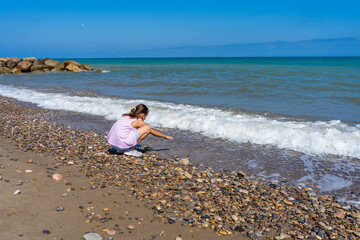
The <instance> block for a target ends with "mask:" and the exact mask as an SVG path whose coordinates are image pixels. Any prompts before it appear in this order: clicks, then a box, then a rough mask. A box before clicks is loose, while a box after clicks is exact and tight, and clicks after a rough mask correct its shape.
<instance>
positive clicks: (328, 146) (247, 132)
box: [0, 85, 360, 158]
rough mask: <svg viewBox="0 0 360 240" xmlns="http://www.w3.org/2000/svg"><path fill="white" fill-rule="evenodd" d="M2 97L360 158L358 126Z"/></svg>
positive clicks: (186, 108)
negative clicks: (138, 111)
mask: <svg viewBox="0 0 360 240" xmlns="http://www.w3.org/2000/svg"><path fill="white" fill-rule="evenodd" d="M0 94H1V95H3V96H6V97H13V98H16V99H18V100H20V101H26V102H31V103H35V104H37V105H38V106H39V107H42V108H49V109H62V110H69V111H75V112H80V113H87V114H93V115H98V116H104V117H105V118H106V119H108V120H113V121H115V120H117V119H118V118H119V117H120V116H121V115H122V114H123V113H126V112H129V110H130V109H131V108H133V107H134V106H136V105H137V104H138V103H144V104H146V105H147V106H148V107H149V109H150V114H149V116H148V118H147V122H148V123H149V124H150V125H154V126H158V127H165V128H174V129H181V130H187V131H192V132H195V133H200V134H203V135H205V136H208V137H211V138H222V139H227V140H230V141H233V142H238V143H246V142H250V143H256V144H270V145H275V146H277V147H278V148H284V149H291V150H295V151H299V152H303V153H306V154H311V155H323V154H335V155H343V156H349V157H354V158H360V148H359V146H360V125H354V126H350V125H347V124H345V123H343V122H341V121H338V120H333V121H317V122H311V121H298V120H281V119H275V118H270V117H266V116H262V115H252V114H247V113H236V112H233V111H231V110H221V109H215V108H207V107H200V106H193V105H185V104H175V103H167V102H159V101H152V100H141V99H136V100H129V99H115V98H108V97H95V96H91V97H86V96H70V95H66V94H63V93H45V92H40V91H35V90H31V89H24V88H17V87H12V86H7V85H0Z"/></svg>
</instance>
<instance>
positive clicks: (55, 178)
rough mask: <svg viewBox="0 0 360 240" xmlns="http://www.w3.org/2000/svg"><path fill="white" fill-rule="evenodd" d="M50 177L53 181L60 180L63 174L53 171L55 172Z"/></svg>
mask: <svg viewBox="0 0 360 240" xmlns="http://www.w3.org/2000/svg"><path fill="white" fill-rule="evenodd" d="M52 178H53V179H54V180H55V181H60V180H61V179H62V178H63V176H62V175H61V174H58V173H55V174H53V175H52Z"/></svg>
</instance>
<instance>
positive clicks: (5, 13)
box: [0, 0, 360, 57]
mask: <svg viewBox="0 0 360 240" xmlns="http://www.w3.org/2000/svg"><path fill="white" fill-rule="evenodd" d="M359 12H360V1H347V0H343V1H329V0H328V1H321V0H319V1H315V0H313V1H306V0H302V1H298V0H292V1H289V0H287V1H274V0H273V1H226V0H223V1H209V0H208V1H200V0H199V1H196V0H193V1H187V0H183V1H168V0H167V1H149V0H147V1H140V0H139V1H81V0H78V1H70V2H66V1H65V2H59V1H22V0H18V1H16V2H11V1H5V2H2V3H1V5H0V16H1V17H0V32H1V35H2V37H1V38H0V55H1V56H20V57H22V56H36V57H45V56H48V57H117V56H118V57H122V56H127V55H129V56H131V55H132V53H133V52H138V51H140V50H141V51H143V50H154V51H155V50H156V49H161V51H162V52H164V49H167V48H172V49H173V48H181V47H188V46H200V47H204V46H205V47H206V46H209V47H213V46H216V45H228V44H248V43H250V44H254V43H269V42H279V41H282V42H294V41H295V42H296V41H303V40H313V39H337V38H354V39H360V14H359ZM331 48H333V47H331ZM334 48H341V45H335V46H334ZM298 50H299V51H301V49H298ZM337 50H339V51H340V50H341V49H337ZM356 50H357V49H356ZM194 51H195V52H194V56H196V55H197V52H196V50H194ZM331 51H332V50H331V49H329V54H330V55H331ZM165 52H166V50H165ZM153 54H154V55H156V51H155V52H154V53H153ZM218 54H220V55H221V52H220V53H218ZM284 54H285V55H286V53H284ZM346 54H347V53H346Z"/></svg>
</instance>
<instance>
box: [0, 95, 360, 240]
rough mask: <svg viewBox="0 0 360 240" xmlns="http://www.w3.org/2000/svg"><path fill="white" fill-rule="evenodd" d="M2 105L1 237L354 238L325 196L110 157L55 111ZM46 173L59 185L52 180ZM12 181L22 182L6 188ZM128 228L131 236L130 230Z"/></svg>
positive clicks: (173, 161)
mask: <svg viewBox="0 0 360 240" xmlns="http://www.w3.org/2000/svg"><path fill="white" fill-rule="evenodd" d="M0 101H1V111H0V135H1V142H0V143H1V145H0V146H1V153H0V154H1V155H2V157H1V161H0V164H1V166H2V167H1V169H0V175H1V176H2V180H0V184H1V186H2V189H4V191H2V192H1V196H0V197H1V199H2V202H4V204H2V205H1V209H0V212H1V214H2V217H1V220H0V221H1V225H0V230H1V233H2V234H4V236H6V238H7V237H8V236H9V238H15V237H18V236H19V234H23V236H24V237H25V235H26V236H29V237H28V238H27V239H39V237H40V238H41V239H54V238H56V239H61V238H64V239H67V238H69V239H74V238H75V239H76V238H80V237H81V236H83V235H84V234H85V233H86V232H97V233H99V234H101V235H102V236H103V237H104V238H105V239H106V238H107V237H108V235H107V234H106V232H103V231H102V230H103V229H109V230H116V235H114V239H123V238H125V239H153V238H160V239H161V238H162V239H175V237H176V236H179V235H180V234H181V238H183V239H191V238H198V239H206V238H209V239H217V238H220V236H219V235H227V239H242V238H249V237H250V238H259V239H267V238H276V239H286V238H309V237H311V238H318V239H322V238H331V239H356V238H358V237H360V232H359V221H360V212H359V210H358V209H355V208H353V207H352V206H351V205H348V204H342V203H340V202H337V201H336V199H334V197H333V196H332V195H319V194H318V193H316V192H315V191H314V189H311V188H308V187H300V186H297V187H286V186H282V185H281V184H277V183H271V184H269V183H268V182H262V181H261V180H258V181H254V180H248V179H247V177H246V175H245V174H243V173H241V172H230V171H225V172H219V171H213V170H211V169H207V168H206V167H202V168H198V167H196V165H194V164H190V165H187V164H186V163H182V161H183V160H181V161H179V159H177V158H167V159H166V158H165V159H164V158H162V157H160V156H159V155H158V152H149V153H147V154H145V156H144V157H143V158H141V159H135V158H130V157H126V156H120V155H111V154H109V153H108V152H107V149H108V148H109V145H108V144H107V143H106V141H105V137H104V136H103V135H102V134H99V133H95V132H93V131H84V130H79V129H73V128H71V127H68V126H66V125H59V124H55V123H50V122H51V121H50V120H51V119H53V117H54V116H55V117H56V115H58V114H61V112H59V111H52V110H46V109H37V108H26V107H24V106H21V105H19V104H17V103H16V101H14V100H13V99H9V98H3V97H0ZM64 116H65V115H64ZM64 119H66V117H64ZM64 122H65V120H64ZM41 155H42V156H41ZM15 158H16V161H15V160H14V159H15ZM11 159H13V160H11ZM29 159H32V160H33V162H34V163H26V161H28V160H29ZM35 163H36V164H35ZM45 163H46V164H47V165H46V164H45ZM26 169H31V170H33V173H26V172H24V171H25V170H26ZM54 173H60V174H62V175H63V176H64V180H62V181H59V182H55V181H54V180H53V179H52V178H51V176H52V174H54ZM31 174H32V175H31ZM33 178H36V180H33ZM5 179H8V180H9V182H6V181H5ZM18 180H22V182H23V183H22V184H21V185H20V186H14V185H13V183H16V182H18ZM69 182H70V183H71V185H70V184H68V185H66V184H67V183H69ZM72 188H73V189H72ZM17 189H19V190H20V191H21V192H20V194H16V195H14V191H15V190H17ZM64 193H67V196H65V197H63V194H64ZM115 201H116V202H115ZM57 207H63V208H64V210H63V211H57V210H56V208H57ZM107 208H108V209H107ZM88 209H89V210H88ZM126 212H128V213H127V214H126ZM81 219H82V220H81ZM134 219H135V220H134ZM36 220H38V221H36ZM139 223H140V224H139ZM116 224H117V225H118V227H117V226H116ZM129 225H134V227H135V229H134V230H131V231H130V232H129V229H128V226H129ZM142 228H143V229H142ZM43 230H48V231H50V234H49V235H46V234H44V233H43ZM211 230H213V231H211ZM162 231H164V233H161V232H162ZM45 233H46V232H45ZM164 234H165V235H166V236H164ZM161 235H162V236H161Z"/></svg>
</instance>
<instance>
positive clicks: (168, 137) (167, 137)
mask: <svg viewBox="0 0 360 240" xmlns="http://www.w3.org/2000/svg"><path fill="white" fill-rule="evenodd" d="M165 139H171V140H174V138H172V137H170V136H165Z"/></svg>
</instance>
